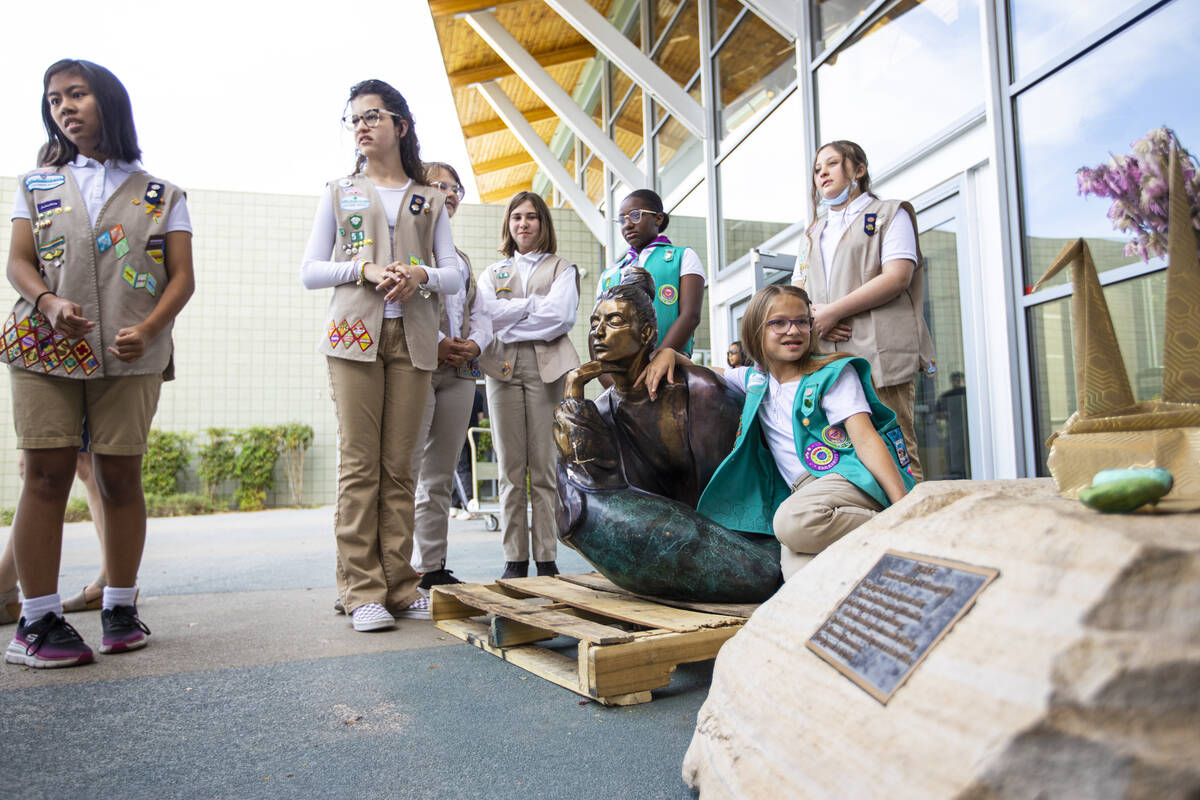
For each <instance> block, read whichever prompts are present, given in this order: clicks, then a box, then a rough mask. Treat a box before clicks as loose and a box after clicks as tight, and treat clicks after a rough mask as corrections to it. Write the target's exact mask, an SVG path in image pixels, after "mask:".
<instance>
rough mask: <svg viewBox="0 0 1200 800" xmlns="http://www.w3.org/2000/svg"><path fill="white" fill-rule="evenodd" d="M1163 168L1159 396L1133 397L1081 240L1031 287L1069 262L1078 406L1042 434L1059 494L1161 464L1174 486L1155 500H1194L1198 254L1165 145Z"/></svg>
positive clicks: (1199, 419)
mask: <svg viewBox="0 0 1200 800" xmlns="http://www.w3.org/2000/svg"><path fill="white" fill-rule="evenodd" d="M1170 175H1171V177H1170V212H1169V225H1168V247H1167V258H1168V260H1169V264H1168V267H1167V313H1166V331H1165V334H1164V336H1163V393H1162V399H1161V400H1150V401H1145V402H1141V403H1139V402H1136V401H1135V400H1134V397H1133V390H1132V389H1131V388H1130V383H1129V376H1128V374H1127V373H1126V371H1125V364H1124V362H1123V361H1122V360H1121V354H1120V348H1119V347H1118V345H1117V336H1116V332H1115V331H1114V330H1113V324H1112V319H1111V317H1110V316H1109V312H1108V304H1107V303H1106V302H1105V300H1104V291H1103V289H1102V288H1101V286H1100V279H1099V277H1097V275H1096V265H1095V264H1094V263H1093V261H1092V254H1091V252H1090V251H1089V250H1088V246H1087V243H1086V242H1084V241H1083V240H1082V239H1077V240H1075V241H1074V242H1071V243H1069V244H1068V245H1067V246H1066V247H1064V248H1063V250H1062V252H1061V253H1059V254H1058V257H1057V258H1056V259H1055V260H1054V263H1053V264H1052V265H1051V266H1050V268H1049V269H1048V270H1047V271H1046V274H1045V275H1043V276H1042V277H1041V279H1040V280H1039V281H1038V282H1037V283H1036V284H1035V285H1034V287H1033V288H1034V290H1035V291H1036V290H1037V288H1038V287H1039V286H1041V285H1042V284H1043V283H1045V282H1046V280H1048V279H1049V278H1051V277H1053V276H1054V275H1056V274H1058V273H1059V272H1060V271H1061V270H1062V269H1063V268H1064V267H1066V266H1068V265H1069V266H1070V267H1071V283H1072V285H1073V286H1074V294H1073V297H1072V300H1071V313H1072V324H1073V325H1074V351H1075V385H1076V388H1077V392H1078V410H1077V411H1076V412H1075V413H1074V414H1072V415H1071V417H1070V418H1069V419H1067V421H1066V423H1065V424H1064V425H1063V428H1062V430H1061V431H1059V432H1057V433H1055V434H1054V435H1053V436H1051V437H1050V439H1049V441H1048V442H1047V444H1048V445H1049V446H1050V457H1049V460H1048V464H1049V466H1050V473H1051V474H1052V475H1053V476H1054V480H1055V481H1056V483H1057V485H1058V490H1059V491H1060V492H1061V493H1062V494H1063V496H1065V497H1078V495H1079V490H1080V489H1083V488H1085V487H1087V486H1089V485H1090V484H1091V482H1092V476H1093V475H1095V474H1096V473H1097V472H1099V471H1100V470H1102V469H1119V468H1123V467H1162V468H1164V469H1168V470H1170V471H1171V473H1172V474H1173V475H1174V476H1175V487H1174V489H1173V490H1172V491H1171V492H1170V493H1169V494H1168V495H1167V496H1166V497H1164V498H1163V499H1162V500H1160V501H1159V503H1158V506H1157V508H1159V509H1163V510H1169V511H1195V510H1197V509H1200V254H1198V249H1197V239H1196V234H1195V231H1194V229H1193V227H1192V219H1191V211H1190V209H1189V207H1188V199H1187V194H1186V192H1185V191H1184V185H1183V169H1182V167H1181V165H1180V161H1179V151H1178V148H1174V147H1173V148H1172V150H1171V162H1170Z"/></svg>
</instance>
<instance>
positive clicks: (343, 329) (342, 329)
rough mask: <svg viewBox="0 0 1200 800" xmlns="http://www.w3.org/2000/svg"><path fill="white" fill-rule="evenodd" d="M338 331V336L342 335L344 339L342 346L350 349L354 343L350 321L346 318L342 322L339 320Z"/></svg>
mask: <svg viewBox="0 0 1200 800" xmlns="http://www.w3.org/2000/svg"><path fill="white" fill-rule="evenodd" d="M337 332H338V336H340V337H341V339H342V347H345V348H346V349H347V350H349V349H350V345H352V344H354V342H353V340H351V338H350V336H349V334H350V323H349V322H347V321H346V320H342V321H341V322H339V323H338V326H337Z"/></svg>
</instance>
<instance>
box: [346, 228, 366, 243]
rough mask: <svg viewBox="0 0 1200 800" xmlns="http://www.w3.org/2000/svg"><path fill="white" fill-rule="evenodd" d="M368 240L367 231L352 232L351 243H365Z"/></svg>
mask: <svg viewBox="0 0 1200 800" xmlns="http://www.w3.org/2000/svg"><path fill="white" fill-rule="evenodd" d="M366 240H367V233H366V231H350V241H351V242H352V243H354V244H358V243H360V242H365V241H366Z"/></svg>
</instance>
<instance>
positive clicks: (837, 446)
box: [821, 425, 854, 450]
mask: <svg viewBox="0 0 1200 800" xmlns="http://www.w3.org/2000/svg"><path fill="white" fill-rule="evenodd" d="M821 441H823V442H825V444H827V445H829V446H830V447H832V448H833V449H834V450H850V449H852V448H853V447H854V445H853V444H851V443H850V437H849V435H847V433H846V429H845V428H843V427H842V426H841V425H828V426H826V427H825V430H823V431H821Z"/></svg>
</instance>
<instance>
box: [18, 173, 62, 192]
mask: <svg viewBox="0 0 1200 800" xmlns="http://www.w3.org/2000/svg"><path fill="white" fill-rule="evenodd" d="M66 182H67V176H66V175H58V174H56V173H53V172H51V173H44V172H39V173H35V174H33V175H26V176H25V188H26V189H28V190H29V191H31V192H42V191H46V190H47V189H55V188H57V187H59V186H62V185H63V184H64V183H66Z"/></svg>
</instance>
